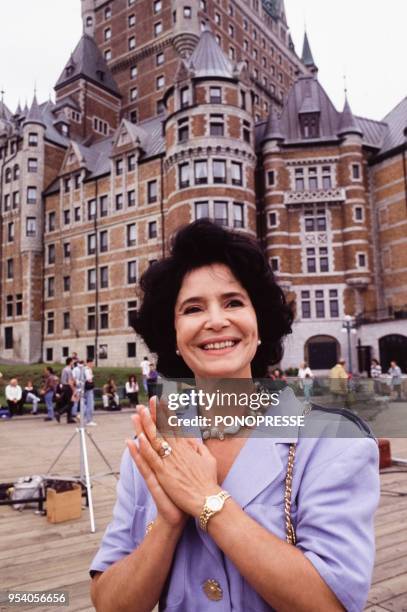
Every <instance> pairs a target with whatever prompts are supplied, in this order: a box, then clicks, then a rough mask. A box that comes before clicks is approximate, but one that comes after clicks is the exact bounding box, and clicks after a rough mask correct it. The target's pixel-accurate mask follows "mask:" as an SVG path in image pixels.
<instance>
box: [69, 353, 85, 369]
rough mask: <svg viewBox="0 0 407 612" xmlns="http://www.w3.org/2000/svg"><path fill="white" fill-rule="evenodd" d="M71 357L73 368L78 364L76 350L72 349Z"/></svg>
mask: <svg viewBox="0 0 407 612" xmlns="http://www.w3.org/2000/svg"><path fill="white" fill-rule="evenodd" d="M71 359H72V367H73V368H75V367H76V366H77V365H78V362H79V357H78V353H77V352H76V351H74V352H73V353H72V355H71ZM82 363H83V362H82Z"/></svg>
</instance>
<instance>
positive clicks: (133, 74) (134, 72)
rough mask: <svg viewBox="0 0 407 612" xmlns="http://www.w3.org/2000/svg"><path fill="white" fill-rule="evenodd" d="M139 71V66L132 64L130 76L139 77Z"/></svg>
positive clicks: (132, 77)
mask: <svg viewBox="0 0 407 612" xmlns="http://www.w3.org/2000/svg"><path fill="white" fill-rule="evenodd" d="M137 72H138V70H137V66H130V78H131V79H132V80H133V79H136V78H137Z"/></svg>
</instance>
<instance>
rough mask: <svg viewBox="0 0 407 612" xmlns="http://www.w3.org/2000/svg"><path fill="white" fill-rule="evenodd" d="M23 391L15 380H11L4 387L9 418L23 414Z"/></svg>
mask: <svg viewBox="0 0 407 612" xmlns="http://www.w3.org/2000/svg"><path fill="white" fill-rule="evenodd" d="M22 397H23V390H22V389H21V387H20V385H19V384H18V380H17V378H12V379H11V380H10V382H9V384H8V385H7V387H6V400H7V404H8V407H9V410H10V417H13V416H15V415H16V414H23V403H22Z"/></svg>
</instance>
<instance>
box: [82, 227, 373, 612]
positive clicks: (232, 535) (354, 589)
mask: <svg viewBox="0 0 407 612" xmlns="http://www.w3.org/2000/svg"><path fill="white" fill-rule="evenodd" d="M141 282H142V288H143V290H144V302H143V305H142V307H141V310H140V312H139V314H138V318H137V323H136V328H137V331H138V333H139V334H140V335H141V336H142V337H143V338H144V340H145V342H146V343H147V345H148V347H149V349H150V350H151V351H152V352H155V353H157V356H158V368H157V369H158V370H159V371H160V372H161V374H163V375H166V376H168V377H171V378H177V377H182V378H185V377H188V378H192V377H193V378H195V381H196V385H197V387H198V388H199V391H198V392H197V395H199V394H200V393H202V394H203V395H205V396H209V395H211V396H215V395H216V393H214V391H215V389H218V385H219V384H220V385H221V387H222V390H226V391H231V390H233V391H235V392H236V391H238V390H239V391H241V390H242V389H243V390H244V391H246V393H247V392H249V393H252V392H254V391H255V390H256V386H255V384H254V381H253V380H252V377H253V376H257V377H258V376H264V375H265V373H266V369H267V366H268V365H271V364H274V363H276V362H278V361H279V360H280V358H281V355H282V340H283V337H284V336H285V335H286V334H287V333H289V332H290V330H291V323H292V310H291V307H290V306H289V305H288V304H287V303H286V300H285V297H284V294H283V292H282V291H281V289H280V288H279V287H278V286H277V284H276V283H275V281H274V277H273V274H272V272H271V270H270V269H269V266H268V263H267V260H266V258H265V256H264V254H263V252H262V251H261V248H260V247H259V246H258V244H257V243H255V242H254V241H252V240H251V239H250V238H248V237H247V236H245V235H244V234H241V233H233V232H229V231H227V230H225V229H223V228H221V227H218V226H217V225H215V224H213V223H211V222H210V221H207V220H200V221H197V222H195V223H193V224H192V225H190V226H189V227H186V228H184V229H182V230H181V231H180V232H179V233H178V234H177V235H176V237H175V240H174V242H173V245H172V251H171V254H170V256H169V257H168V258H167V259H165V260H163V261H161V262H158V263H156V264H154V265H153V266H151V267H150V268H149V269H148V270H147V272H146V273H145V274H144V276H143V278H142V281H141ZM216 392H217V391H216ZM225 395H227V396H228V397H230V396H231V395H233V394H231V393H227V394H225ZM276 395H277V394H276ZM180 397H181V396H179V398H180ZM192 400H193V397H192V392H191V394H190V406H191V405H195V406H196V412H195V416H194V415H193V412H192V413H191V415H190V416H191V419H189V417H188V423H190V422H192V421H193V419H195V421H196V422H197V431H198V434H199V435H198V434H197V437H196V438H191V437H189V438H188V437H186V436H185V437H184V436H183V434H181V435H180V434H179V433H178V435H176V436H175V437H174V436H171V437H170V436H169V435H167V434H168V431H166V430H164V429H161V431H160V426H161V423H160V421H159V420H157V418H156V416H157V415H156V403H155V401H154V399H152V400H150V409H148V408H146V407H143V406H139V407H138V413H137V414H136V415H135V416H134V417H133V421H134V426H135V431H136V436H137V442H136V443H134V441H132V440H129V441H128V443H127V446H128V448H127V450H126V451H125V453H124V455H123V461H122V466H121V477H120V482H119V485H118V497H117V502H116V506H115V509H114V516H113V520H112V522H111V524H110V525H109V527H108V529H107V531H106V533H105V535H104V537H103V540H102V544H101V547H100V549H99V552H98V553H97V555H96V557H95V558H94V560H93V562H92V565H91V575H92V578H93V580H92V587H91V591H92V599H93V602H94V604H95V607H96V609H97V611H98V612H110V611H112V612H113V611H117V610H120V611H127V610H128V611H129V612H130V611H132V612H135V611H137V612H149V611H151V610H152V609H153V608H154V606H155V605H156V604H157V603H159V607H160V610H165V611H168V612H170V611H172V612H192V611H193V612H208V611H209V610H211V609H212V607H213V609H215V607H216V610H217V611H222V612H229V611H230V612H231V611H232V610H236V612H250V611H256V612H266V611H268V612H269V611H271V610H276V609H277V610H282V611H285V610H287V611H290V612H291V611H302V610H309V611H314V610H324V612H330V611H335V610H347V611H350V612H358V611H359V610H362V609H363V606H364V603H365V601H366V597H367V592H368V588H369V584H370V579H371V572H372V567H373V561H374V534H373V516H374V511H375V509H376V506H377V503H378V493H379V478H378V452H377V445H376V442H375V440H374V439H372V437H371V436H370V435H369V430H368V428H366V427H365V426H364V425H363V424H362V423H361V422H359V421H358V419H357V417H354V415H352V419H350V420H349V421H347V423H348V427H347V430H346V431H347V437H345V436H343V437H341V438H336V437H332V436H331V437H328V436H326V435H325V436H324V435H320V436H319V437H318V436H317V435H315V433H314V434H313V435H312V436H308V437H307V436H306V435H304V434H301V435H300V433H299V429H301V430H304V429H306V427H301V428H300V427H297V428H295V427H294V428H291V429H290V433H289V434H286V435H285V436H284V435H282V436H281V437H278V438H277V437H274V438H269V437H256V436H255V435H253V433H252V434H250V429H248V426H247V425H246V421H247V418H249V417H247V416H246V415H247V413H246V412H245V409H244V408H241V407H240V404H235V405H234V406H233V408H234V412H233V414H234V415H237V417H239V419H240V421H241V423H240V424H238V425H237V426H233V427H230V428H229V431H228V427H227V423H226V421H227V419H228V415H226V411H225V406H224V405H223V404H222V403H221V402H219V405H216V406H213V405H212V406H211V410H212V408H215V411H214V413H213V414H215V415H216V414H217V415H218V418H220V416H219V415H223V416H224V418H223V421H224V422H222V423H221V424H220V427H222V424H223V429H217V428H211V427H209V428H207V429H204V430H203V431H200V422H201V421H202V420H204V419H207V418H210V417H209V415H210V414H211V413H210V412H209V411H207V410H206V409H205V406H204V407H202V406H201V405H200V404H199V403H198V404H196V403H195V404H194V402H193V401H192ZM278 400H279V401H278V405H277V406H276V405H275V404H272V403H271V402H270V405H269V406H268V412H270V413H271V414H268V415H265V416H261V415H260V416H259V417H258V418H261V419H269V420H272V421H273V424H274V422H275V421H276V422H277V421H279V422H280V421H282V420H283V419H284V418H287V419H293V420H294V422H296V423H297V422H299V421H298V420H299V419H302V421H304V416H303V415H302V412H303V410H302V406H301V405H300V404H299V402H298V401H297V400H296V399H295V397H294V396H293V394H292V393H291V392H290V390H288V389H286V390H284V391H282V392H281V393H280V395H279V396H278ZM215 403H217V402H215ZM239 408H240V409H239ZM255 414H256V415H257V413H256V412H255ZM344 416H345V419H344V420H345V421H346V420H347V419H346V415H344ZM229 418H232V417H231V416H230V415H229ZM235 418H236V416H235ZM251 418H252V419H253V416H252V417H251ZM215 419H216V417H215ZM183 425H185V422H183ZM204 427H206V424H204ZM213 431H215V434H216V435H212V433H213ZM342 431H343V430H342ZM215 602H216V605H214V604H215Z"/></svg>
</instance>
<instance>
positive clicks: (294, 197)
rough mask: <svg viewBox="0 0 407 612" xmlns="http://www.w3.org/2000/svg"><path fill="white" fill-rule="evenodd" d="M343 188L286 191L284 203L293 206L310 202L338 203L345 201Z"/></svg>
mask: <svg viewBox="0 0 407 612" xmlns="http://www.w3.org/2000/svg"><path fill="white" fill-rule="evenodd" d="M345 199H346V198H345V189H344V188H343V187H336V188H335V189H315V190H304V191H288V192H286V193H285V194H284V204H285V205H286V206H295V205H298V204H312V203H314V202H321V203H325V202H326V203H331V204H339V203H341V202H345Z"/></svg>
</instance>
